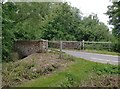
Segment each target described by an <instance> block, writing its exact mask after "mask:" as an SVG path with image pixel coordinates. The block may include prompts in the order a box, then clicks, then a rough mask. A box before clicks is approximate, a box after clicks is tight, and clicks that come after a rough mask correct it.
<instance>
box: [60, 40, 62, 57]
mask: <svg viewBox="0 0 120 89" xmlns="http://www.w3.org/2000/svg"><path fill="white" fill-rule="evenodd" d="M61 58H62V41H60V59H61Z"/></svg>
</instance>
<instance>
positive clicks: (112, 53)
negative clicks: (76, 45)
mask: <svg viewBox="0 0 120 89" xmlns="http://www.w3.org/2000/svg"><path fill="white" fill-rule="evenodd" d="M81 51H85V52H91V53H99V54H108V55H117V56H118V55H119V56H120V53H117V52H110V51H105V50H90V49H85V50H81Z"/></svg>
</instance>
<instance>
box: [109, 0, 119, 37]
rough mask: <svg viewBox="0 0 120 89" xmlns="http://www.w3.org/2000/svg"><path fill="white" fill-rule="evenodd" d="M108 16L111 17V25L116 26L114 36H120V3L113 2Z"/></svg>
mask: <svg viewBox="0 0 120 89" xmlns="http://www.w3.org/2000/svg"><path fill="white" fill-rule="evenodd" d="M107 14H108V15H109V18H110V21H109V23H110V24H111V25H113V26H114V28H113V30H112V32H113V34H114V36H116V37H119V35H120V24H119V23H120V1H119V0H118V1H117V2H112V5H111V6H108V11H107Z"/></svg>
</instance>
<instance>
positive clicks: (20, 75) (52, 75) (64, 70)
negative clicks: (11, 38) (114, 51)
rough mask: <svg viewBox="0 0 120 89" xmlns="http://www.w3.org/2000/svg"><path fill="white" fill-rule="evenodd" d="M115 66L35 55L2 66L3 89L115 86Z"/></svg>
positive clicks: (49, 54) (54, 54) (68, 57)
mask: <svg viewBox="0 0 120 89" xmlns="http://www.w3.org/2000/svg"><path fill="white" fill-rule="evenodd" d="M118 69H119V67H118V66H115V65H110V64H101V63H95V62H91V61H86V60H84V59H80V58H75V57H72V56H70V55H66V54H63V58H62V59H59V54H58V53H57V52H55V51H52V52H50V53H47V54H45V53H42V54H40V53H35V54H32V55H30V56H28V57H27V58H24V59H22V60H18V61H16V62H10V63H4V64H3V86H4V87H8V86H14V87H81V86H82V87H87V86H90V87H91V86H97V87H100V86H102V87H103V86H105V87H118V86H119V85H118V81H120V80H118V75H119V74H120V73H119V71H118Z"/></svg>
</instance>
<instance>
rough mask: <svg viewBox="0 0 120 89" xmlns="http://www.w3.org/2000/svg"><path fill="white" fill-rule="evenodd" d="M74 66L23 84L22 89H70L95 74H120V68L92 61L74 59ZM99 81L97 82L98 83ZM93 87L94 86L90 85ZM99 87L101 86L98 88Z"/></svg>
mask: <svg viewBox="0 0 120 89" xmlns="http://www.w3.org/2000/svg"><path fill="white" fill-rule="evenodd" d="M74 60H75V61H74V62H73V64H72V65H70V66H68V67H67V68H64V69H63V70H62V71H56V72H55V73H53V74H51V75H50V76H41V77H40V78H38V79H36V80H34V81H30V82H26V83H24V84H22V85H21V86H22V87H62V88H64V87H65V88H66V87H67V88H70V87H77V86H79V85H80V84H81V83H82V81H83V80H87V79H89V78H90V76H88V75H90V74H93V73H94V74H95V75H93V77H94V78H95V77H96V76H99V75H100V74H102V75H104V74H105V75H109V74H111V76H112V75H115V76H117V75H118V74H119V67H118V66H116V65H110V64H101V63H95V62H91V61H86V60H83V59H80V58H75V57H74ZM98 82H99V81H97V82H95V83H98ZM90 86H93V85H90ZM97 87H99V86H97Z"/></svg>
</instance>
